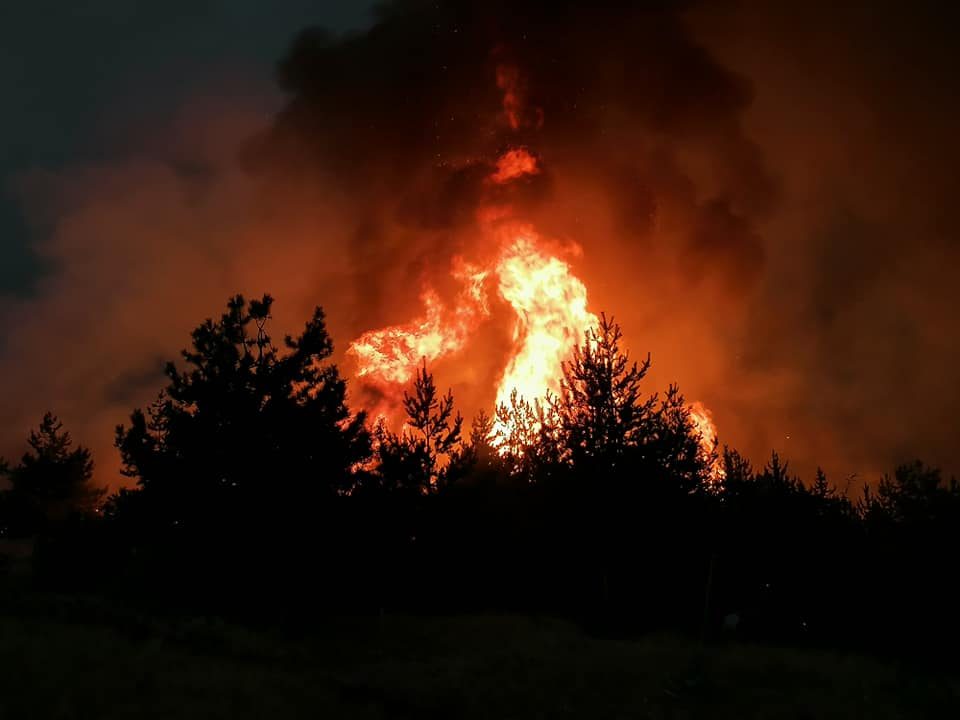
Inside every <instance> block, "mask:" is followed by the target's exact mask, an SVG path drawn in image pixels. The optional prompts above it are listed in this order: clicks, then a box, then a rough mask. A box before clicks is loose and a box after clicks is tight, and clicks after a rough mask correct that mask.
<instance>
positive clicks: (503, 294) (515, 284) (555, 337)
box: [347, 65, 724, 483]
mask: <svg viewBox="0 0 960 720" xmlns="http://www.w3.org/2000/svg"><path fill="white" fill-rule="evenodd" d="M497 86H498V87H499V88H500V89H501V90H502V91H503V111H504V115H505V117H506V119H507V124H508V125H509V126H510V128H511V129H513V130H518V129H520V127H521V126H530V125H533V126H535V127H539V126H540V125H541V124H542V121H543V116H542V112H540V110H539V109H535V112H534V114H533V121H532V122H530V117H531V116H530V115H529V114H528V115H525V114H524V91H523V90H524V86H523V83H522V82H521V77H520V74H519V72H518V71H517V69H516V68H514V67H512V66H509V65H500V66H498V67H497ZM540 172H541V167H540V162H539V160H538V158H537V157H536V156H535V155H534V154H532V153H531V152H530V151H529V150H527V149H526V148H524V147H513V148H510V149H508V150H507V151H506V152H504V153H503V154H501V155H500V156H499V157H498V158H497V160H496V163H495V165H494V169H493V171H492V172H491V173H490V174H489V175H488V176H487V183H488V184H492V185H507V184H509V183H513V182H515V181H517V180H519V179H521V178H527V177H530V176H533V175H537V174H539V173H540ZM497 198H498V200H497V202H496V203H494V202H488V203H485V204H482V205H481V206H480V207H479V208H478V210H477V222H478V226H479V228H480V230H481V231H482V232H483V233H484V234H485V235H486V236H487V238H488V239H489V240H490V242H489V243H488V247H492V248H494V250H495V252H494V253H493V256H492V258H491V259H489V260H488V261H487V262H486V263H485V264H484V265H483V266H475V265H470V264H468V263H467V262H465V261H463V260H456V261H455V263H454V267H453V271H452V272H453V275H454V277H455V278H456V279H457V280H459V282H460V283H461V290H460V292H459V293H458V295H457V297H456V299H455V301H454V303H453V305H452V307H448V306H447V305H445V304H444V303H443V302H442V301H441V299H440V297H439V296H438V295H437V293H436V292H435V291H434V290H433V289H432V288H431V287H429V286H428V287H426V288H425V289H424V291H423V294H422V296H421V297H422V301H423V306H424V310H423V313H422V315H421V316H420V317H419V318H417V319H416V320H414V321H412V322H409V323H406V324H402V325H395V326H392V327H387V328H383V329H381V330H373V331H370V332H366V333H364V334H363V335H361V336H360V337H359V338H357V339H356V340H355V341H354V342H353V343H351V345H350V347H349V348H348V350H347V352H348V354H349V355H351V356H352V357H353V358H354V359H355V360H356V363H357V370H356V377H357V378H358V379H359V380H361V381H362V382H363V383H364V384H367V385H368V386H373V387H375V388H377V389H378V390H379V391H380V395H381V396H382V398H383V400H381V402H380V407H379V408H378V409H377V414H378V415H379V416H380V417H382V418H383V417H389V416H391V415H393V414H394V413H395V412H396V411H397V409H398V407H394V406H399V404H400V403H399V400H397V401H396V402H393V403H390V402H389V399H390V398H393V399H395V400H396V399H397V398H399V397H400V396H401V390H400V389H401V388H404V387H406V386H407V385H409V383H410V382H412V380H413V378H414V375H415V373H416V371H417V368H418V367H420V364H421V363H422V362H424V361H426V362H427V363H428V364H429V363H431V362H433V361H435V360H438V359H441V358H444V357H447V356H450V355H453V354H455V353H458V352H460V351H461V350H462V349H463V348H464V346H465V345H466V343H467V341H468V339H469V337H470V336H471V334H472V333H473V332H474V331H475V330H476V328H477V326H478V325H479V324H480V323H481V322H482V321H483V320H484V319H486V318H487V317H488V316H489V315H490V310H489V307H488V304H487V299H488V294H489V293H490V291H491V286H495V287H496V292H497V295H498V297H499V298H500V300H501V301H503V302H504V303H505V304H506V305H508V306H509V307H510V308H511V309H512V310H513V312H514V313H515V315H516V319H515V321H514V328H513V347H512V353H511V355H510V358H509V360H508V362H507V364H506V367H505V368H504V370H503V374H502V376H501V378H500V381H499V383H498V386H497V389H496V406H497V407H499V406H500V405H507V406H509V405H510V404H511V395H512V394H513V393H516V396H517V398H518V399H521V400H523V401H525V402H526V403H528V404H530V405H531V406H532V405H535V404H536V403H537V402H538V401H543V400H544V399H545V398H546V397H547V396H548V395H550V394H557V393H558V392H559V390H560V384H561V380H562V379H563V362H564V361H565V360H567V359H568V358H569V357H570V356H571V354H572V353H573V350H574V348H575V347H577V346H578V345H580V344H582V343H583V342H584V340H585V338H586V333H587V331H588V330H590V329H592V328H594V327H595V326H596V325H597V324H598V319H597V316H596V315H594V314H593V313H592V312H590V311H589V310H588V309H587V308H588V304H587V288H586V286H585V285H584V283H583V282H582V281H581V280H580V278H578V277H577V276H576V275H575V274H574V272H573V269H572V268H571V266H570V265H569V264H568V263H567V262H565V261H564V260H562V259H561V258H560V257H558V256H557V255H556V254H555V253H553V252H551V251H550V248H549V244H548V243H547V242H546V241H545V240H544V239H543V238H541V236H540V235H539V234H538V232H537V231H536V230H535V229H534V227H533V226H532V225H530V224H529V223H524V222H521V221H519V220H517V219H516V216H515V213H514V208H513V207H512V206H511V205H510V204H509V203H504V202H503V201H502V193H497ZM690 417H691V419H692V421H693V424H694V432H695V433H696V434H697V436H698V437H699V442H700V445H701V452H702V454H703V458H704V459H705V460H706V461H707V462H709V463H710V466H711V478H712V480H713V482H715V483H719V482H722V480H723V475H724V474H723V468H722V465H721V463H720V460H719V458H717V457H716V454H715V448H716V437H717V432H716V428H715V427H714V425H713V420H712V418H711V417H710V413H709V411H708V410H707V409H706V408H705V407H704V406H703V405H702V404H701V403H694V404H693V405H692V406H691V408H690ZM501 422H503V421H502V420H499V419H498V420H497V421H495V424H494V428H493V431H492V433H491V437H492V438H494V439H496V438H498V437H500V438H502V437H509V436H511V432H510V430H511V428H509V427H501V426H500V423H501Z"/></svg>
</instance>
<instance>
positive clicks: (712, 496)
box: [4, 296, 960, 652]
mask: <svg viewBox="0 0 960 720" xmlns="http://www.w3.org/2000/svg"><path fill="white" fill-rule="evenodd" d="M270 308H271V299H270V297H269V296H266V297H264V298H263V299H262V300H260V301H254V302H250V303H247V302H245V301H244V300H243V298H241V297H237V298H234V299H233V300H231V301H230V303H229V305H228V309H227V312H226V313H225V314H224V315H223V316H222V317H221V318H220V319H219V320H217V321H213V320H208V321H207V322H205V323H204V324H203V325H201V326H200V327H199V328H197V330H196V331H194V333H193V343H192V348H191V349H190V350H188V351H185V352H184V353H183V358H184V361H185V367H184V369H178V367H176V366H175V365H173V364H171V365H170V366H169V367H168V370H167V375H168V378H169V383H168V385H167V387H166V388H164V389H163V391H162V392H161V394H160V396H159V398H158V400H157V401H156V402H155V403H154V405H153V406H151V408H149V410H148V411H147V412H142V411H139V410H137V411H135V412H134V413H133V415H132V416H131V422H130V424H129V425H128V426H126V427H120V428H118V431H117V446H118V448H119V450H120V453H121V456H122V458H123V461H124V467H125V472H126V473H127V474H128V475H129V476H130V477H132V478H135V479H136V483H137V484H136V487H135V488H134V489H131V490H123V491H120V492H119V493H117V494H115V495H113V496H112V497H111V498H110V499H109V501H108V502H107V503H106V506H105V511H104V513H103V514H102V516H99V515H92V516H91V514H90V512H89V511H90V510H91V509H92V508H93V506H94V504H95V503H96V501H97V500H98V499H99V496H98V495H97V494H96V492H95V491H93V490H90V485H89V480H90V472H91V470H92V463H91V462H90V457H89V453H87V451H86V450H84V449H83V448H77V449H70V442H69V437H68V436H67V435H66V434H65V433H62V432H61V428H60V426H59V423H57V422H56V420H55V419H53V418H52V417H48V418H47V419H45V421H44V424H43V425H41V429H40V431H38V432H36V433H33V434H32V435H31V439H30V443H31V446H32V448H33V451H32V453H28V455H27V456H25V458H24V461H23V462H22V463H21V465H19V466H17V467H15V468H5V472H6V473H7V474H9V475H10V477H11V479H12V480H13V489H12V490H11V491H9V492H8V493H7V494H6V495H5V496H4V509H5V511H6V512H5V515H4V517H5V518H7V522H8V526H11V525H10V522H11V520H10V519H11V518H16V519H17V521H18V522H22V523H23V527H25V528H26V527H28V526H29V527H32V528H36V527H41V526H42V527H44V528H47V529H48V530H51V531H50V532H47V533H46V535H45V538H44V542H43V543H41V544H40V546H39V547H38V551H37V555H36V557H37V564H38V568H42V570H43V577H45V578H47V579H53V580H57V581H58V582H59V585H60V586H64V587H80V586H82V587H89V586H90V585H91V583H93V584H94V585H96V586H97V587H99V588H101V589H104V590H107V589H111V588H112V589H113V590H116V591H120V592H123V593H125V595H126V596H127V597H129V596H130V595H131V594H136V593H139V599H140V600H141V601H144V602H153V603H154V604H155V606H157V607H163V608H165V609H166V608H170V607H179V606H186V607H190V608H192V609H194V610H203V611H205V612H216V613H218V614H236V615H243V616H246V617H252V618H258V619H265V618H268V617H272V618H276V617H293V618H298V620H299V621H303V620H306V619H309V618H311V617H314V616H316V614H317V613H318V612H320V611H321V610H327V609H337V610H349V611H351V612H367V611H370V612H376V611H380V612H383V611H384V610H406V611H411V610H413V611H425V612H436V611H453V610H479V609H484V610H490V609H498V610H518V611H536V612H554V613H560V614H564V615H567V616H571V617H576V618H579V619H581V620H583V621H584V622H587V623H589V624H591V625H592V626H595V627H597V628H602V629H605V630H618V631H630V632H636V631H646V630H655V629H656V630H659V629H674V630H681V631H686V632H689V633H691V634H696V635H700V636H704V637H714V636H716V635H718V634H719V633H720V631H721V628H722V627H723V626H724V625H727V626H728V627H729V626H730V623H729V622H725V618H730V617H736V618H737V619H738V622H737V623H736V625H737V631H736V632H737V634H738V635H740V636H743V637H747V638H750V639H752V640H758V641H768V642H789V643H811V644H821V645H831V646H859V647H868V648H872V649H875V650H878V651H884V652H895V651H896V652H900V651H920V650H924V651H930V650H931V649H944V650H946V649H948V648H950V647H951V645H952V643H954V642H955V641H956V640H957V639H960V623H958V622H957V620H956V619H955V617H956V613H955V612H954V610H953V608H954V607H955V606H956V604H957V601H958V600H960V593H958V591H957V590H956V589H955V588H954V583H953V582H952V568H953V565H954V554H955V548H956V547H957V542H958V540H960V486H958V484H957V482H956V481H954V480H951V481H949V482H947V481H944V479H943V478H942V477H941V475H940V473H939V471H937V470H935V469H932V468H928V467H926V466H924V465H922V464H920V463H915V464H913V465H906V466H903V467H900V468H898V469H897V470H896V472H895V473H894V474H893V475H892V476H890V477H886V478H884V479H883V480H882V481H881V482H880V483H879V484H878V485H877V486H876V488H875V489H870V488H866V489H865V490H864V493H863V495H862V497H861V498H860V499H859V500H858V501H857V502H852V501H851V499H850V498H849V497H847V496H846V494H845V493H841V492H838V491H837V490H836V488H835V487H834V486H833V485H831V483H830V482H829V481H828V479H827V477H826V476H825V475H824V473H823V472H822V471H818V472H817V475H816V477H815V478H814V479H813V482H811V483H810V484H809V485H805V484H804V483H802V482H801V481H800V480H799V479H798V478H796V477H795V476H794V475H792V474H791V472H790V470H789V466H788V464H787V463H786V462H785V461H784V460H782V459H781V458H780V457H779V456H778V455H777V454H775V453H774V454H773V455H772V456H771V458H770V460H769V462H768V463H767V464H766V465H764V466H763V467H762V468H760V469H759V470H757V469H754V468H753V467H752V465H751V464H750V462H749V461H748V460H747V459H746V458H744V457H743V456H741V455H740V454H739V453H737V452H736V451H735V450H732V449H730V448H724V449H723V451H722V455H721V457H722V462H721V463H719V465H720V466H722V469H723V481H722V482H721V483H717V480H718V477H717V476H716V473H717V464H718V463H717V455H718V451H717V450H712V451H711V450H710V449H709V448H706V449H705V447H704V445H703V442H702V438H701V437H700V436H699V435H698V433H697V430H696V427H695V425H694V423H693V421H692V419H691V414H690V412H691V411H690V408H689V407H688V406H687V405H686V403H685V401H684V399H683V396H682V395H681V394H680V392H679V390H678V389H677V388H676V387H675V386H671V387H669V388H668V389H667V391H666V392H665V393H663V394H662V395H660V394H657V393H647V392H645V391H644V388H643V381H644V377H645V375H646V372H647V370H648V368H649V366H650V360H649V358H647V359H645V360H644V361H643V362H641V363H636V362H633V361H631V360H630V359H629V357H628V356H627V354H626V353H625V352H624V351H622V350H621V347H620V344H621V336H620V329H619V327H617V325H616V324H615V323H614V322H613V320H612V319H608V318H607V317H606V316H604V317H603V318H602V320H601V323H600V325H599V327H598V328H596V329H595V331H593V332H592V333H590V334H589V335H588V337H587V338H586V340H585V342H584V344H583V345H582V346H581V347H580V348H578V349H577V351H576V352H575V353H574V354H573V356H572V357H571V359H570V360H569V362H568V363H567V364H566V365H565V366H564V379H563V383H562V386H561V391H560V393H559V395H558V396H556V397H550V398H548V399H547V401H546V402H543V403H536V402H535V403H532V404H531V403H529V402H527V401H526V400H524V399H523V398H520V397H518V396H517V395H516V394H514V395H513V396H512V397H511V398H510V401H509V403H504V404H503V405H501V406H500V407H499V408H497V411H496V414H495V415H494V416H493V417H490V416H488V415H486V414H484V413H481V414H480V415H479V416H478V417H477V418H476V419H475V420H474V422H473V425H472V428H471V431H470V433H469V436H468V437H466V438H464V437H463V427H462V426H463V422H462V419H461V417H460V416H459V414H458V413H456V410H455V405H454V399H453V397H452V395H451V394H450V393H449V392H448V393H447V394H445V395H444V394H441V392H440V390H438V388H437V386H436V384H435V382H434V378H433V375H432V374H431V373H430V372H429V370H428V369H427V367H426V366H425V365H424V366H423V367H422V368H421V369H420V370H419V371H418V373H417V377H416V380H415V382H414V385H413V387H412V388H411V391H410V392H409V393H408V394H406V395H405V398H404V409H405V411H406V415H407V418H406V423H405V426H404V430H403V431H402V432H400V433H395V432H392V431H390V430H389V429H387V428H386V427H385V426H384V425H383V424H380V425H379V426H378V427H377V428H376V429H375V430H374V432H373V433H372V435H371V433H370V432H368V430H367V428H366V422H365V418H364V416H363V415H362V414H357V415H353V414H351V412H350V411H349V409H348V408H347V406H346V403H345V393H346V387H345V382H344V380H343V379H342V378H341V377H340V375H339V373H338V372H337V369H336V367H335V366H333V365H331V364H329V362H328V359H329V356H330V354H331V350H332V344H331V341H330V338H329V336H328V335H327V333H326V329H325V326H324V321H323V314H322V312H321V311H320V310H319V309H318V310H317V311H316V312H315V314H314V316H313V318H312V319H311V320H310V322H309V323H308V324H307V326H306V328H305V330H304V332H303V333H302V334H301V335H300V337H298V338H295V339H294V338H287V339H286V341H285V343H284V347H283V349H282V350H281V349H278V348H276V347H274V346H273V344H272V342H271V340H270V337H269V335H268V332H267V326H268V322H269V318H270ZM15 498H19V500H17V502H21V503H23V504H22V505H21V506H15V505H14V504H13V499H15ZM26 499H29V502H26ZM64 508H69V509H70V512H71V513H72V514H73V515H72V516H73V517H74V518H75V520H74V521H73V522H69V523H66V522H61V520H62V518H63V517H64V516H65V515H64V510H63V509H64ZM55 519H57V520H56V521H55ZM54 529H55V531H53V530H54ZM91 578H92V579H93V580H91Z"/></svg>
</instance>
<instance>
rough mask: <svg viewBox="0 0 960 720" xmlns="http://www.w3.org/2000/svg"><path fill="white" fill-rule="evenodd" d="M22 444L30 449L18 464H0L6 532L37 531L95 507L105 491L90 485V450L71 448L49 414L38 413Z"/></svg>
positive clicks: (18, 533) (66, 436) (88, 513)
mask: <svg viewBox="0 0 960 720" xmlns="http://www.w3.org/2000/svg"><path fill="white" fill-rule="evenodd" d="M27 443H28V444H29V446H30V450H29V451H28V452H27V453H25V454H24V456H23V458H22V460H21V461H20V464H19V465H17V466H16V467H13V468H9V467H7V468H6V474H7V475H9V477H10V484H11V490H10V493H9V496H8V498H7V500H8V502H7V503H5V505H6V507H7V509H8V512H9V514H10V517H8V519H7V526H8V527H9V528H10V531H11V534H13V535H25V534H33V533H35V532H42V531H45V530H48V529H50V528H52V527H54V526H56V525H58V524H60V523H62V522H63V521H64V520H66V519H68V518H70V517H72V516H76V515H90V514H93V513H96V512H97V511H98V509H99V506H100V503H101V501H102V500H103V496H104V492H105V491H104V490H103V489H101V488H98V487H96V486H95V485H94V484H93V459H92V457H91V455H90V451H89V450H88V449H87V448H85V447H83V446H82V445H78V446H77V447H73V440H72V439H71V437H70V433H69V432H67V431H65V430H64V429H63V423H61V422H60V421H59V420H58V419H57V417H56V416H55V415H53V413H49V412H48V413H46V414H45V415H44V416H43V420H42V421H41V422H40V426H39V427H38V428H37V429H36V430H32V431H31V432H30V437H29V438H28V440H27Z"/></svg>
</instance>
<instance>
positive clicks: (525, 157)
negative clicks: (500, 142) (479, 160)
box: [490, 148, 540, 185]
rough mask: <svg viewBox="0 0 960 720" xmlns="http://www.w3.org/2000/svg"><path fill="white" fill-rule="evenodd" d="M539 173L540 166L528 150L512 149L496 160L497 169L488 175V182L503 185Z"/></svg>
mask: <svg viewBox="0 0 960 720" xmlns="http://www.w3.org/2000/svg"><path fill="white" fill-rule="evenodd" d="M539 173H540V165H539V164H538V163H537V159H536V158H535V157H534V156H533V155H531V154H530V152H529V151H528V150H526V149H525V148H513V149H511V150H507V152H505V153H504V154H503V155H501V156H500V157H499V158H497V169H496V170H495V171H494V173H493V174H492V175H490V181H491V182H494V183H496V184H497V185H503V184H504V183H508V182H510V181H511V180H516V179H517V178H521V177H524V176H527V175H538V174H539Z"/></svg>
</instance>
